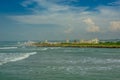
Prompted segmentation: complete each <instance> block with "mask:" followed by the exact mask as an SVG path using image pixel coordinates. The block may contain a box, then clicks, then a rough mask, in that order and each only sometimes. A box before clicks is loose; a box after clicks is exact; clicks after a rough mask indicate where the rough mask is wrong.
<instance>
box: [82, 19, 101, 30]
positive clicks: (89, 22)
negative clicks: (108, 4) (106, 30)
mask: <svg viewBox="0 0 120 80" xmlns="http://www.w3.org/2000/svg"><path fill="white" fill-rule="evenodd" d="M83 22H85V23H86V24H87V25H88V28H87V31H88V32H99V31H100V28H99V26H96V24H95V22H93V20H92V19H91V18H87V19H85V20H83Z"/></svg>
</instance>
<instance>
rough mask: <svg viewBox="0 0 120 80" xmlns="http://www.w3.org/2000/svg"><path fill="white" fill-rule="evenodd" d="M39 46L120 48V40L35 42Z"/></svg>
mask: <svg viewBox="0 0 120 80" xmlns="http://www.w3.org/2000/svg"><path fill="white" fill-rule="evenodd" d="M33 46H37V47H86V48H87V47H90V48H120V42H99V43H77V42H69V43H66V42H54V43H44V42H43V43H42V42H38V43H34V44H33Z"/></svg>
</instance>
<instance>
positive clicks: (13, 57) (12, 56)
mask: <svg viewBox="0 0 120 80" xmlns="http://www.w3.org/2000/svg"><path fill="white" fill-rule="evenodd" d="M35 54H37V52H30V53H0V65H3V64H5V63H8V62H16V61H19V60H23V59H26V58H28V57H29V56H31V55H35Z"/></svg>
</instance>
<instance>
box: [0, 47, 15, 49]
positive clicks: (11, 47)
mask: <svg viewBox="0 0 120 80" xmlns="http://www.w3.org/2000/svg"><path fill="white" fill-rule="evenodd" d="M16 48H17V47H0V49H16Z"/></svg>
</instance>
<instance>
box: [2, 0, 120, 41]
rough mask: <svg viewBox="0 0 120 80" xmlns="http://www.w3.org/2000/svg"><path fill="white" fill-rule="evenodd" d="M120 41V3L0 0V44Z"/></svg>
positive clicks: (105, 0) (107, 0) (110, 0)
mask: <svg viewBox="0 0 120 80" xmlns="http://www.w3.org/2000/svg"><path fill="white" fill-rule="evenodd" d="M92 38H99V39H120V0H0V41H4V40H46V39H47V40H65V39H92Z"/></svg>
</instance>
